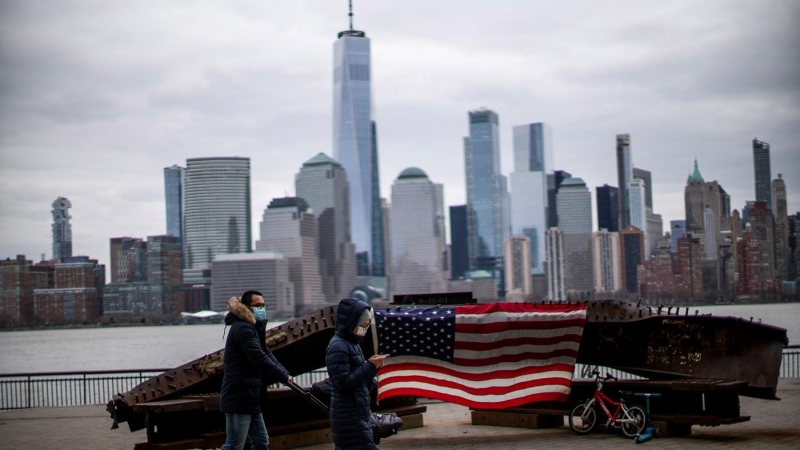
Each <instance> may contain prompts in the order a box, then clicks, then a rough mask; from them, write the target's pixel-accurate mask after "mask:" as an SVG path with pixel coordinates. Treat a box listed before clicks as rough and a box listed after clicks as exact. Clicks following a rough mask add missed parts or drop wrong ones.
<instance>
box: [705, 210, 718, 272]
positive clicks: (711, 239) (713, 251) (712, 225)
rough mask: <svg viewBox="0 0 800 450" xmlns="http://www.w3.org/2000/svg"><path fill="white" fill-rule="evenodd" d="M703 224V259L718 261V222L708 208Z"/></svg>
mask: <svg viewBox="0 0 800 450" xmlns="http://www.w3.org/2000/svg"><path fill="white" fill-rule="evenodd" d="M703 222H704V224H705V230H703V259H717V220H716V217H714V211H712V210H711V208H709V207H708V206H706V210H705V211H703Z"/></svg>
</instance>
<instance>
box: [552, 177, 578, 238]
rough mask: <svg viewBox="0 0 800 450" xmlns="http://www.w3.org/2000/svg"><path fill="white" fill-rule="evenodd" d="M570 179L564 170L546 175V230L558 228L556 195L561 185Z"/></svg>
mask: <svg viewBox="0 0 800 450" xmlns="http://www.w3.org/2000/svg"><path fill="white" fill-rule="evenodd" d="M568 178H572V174H571V173H569V172H567V171H566V170H556V171H554V172H553V173H552V174H548V175H547V228H548V229H549V228H552V227H557V226H558V205H557V204H556V195H557V194H558V188H559V187H561V183H562V182H563V181H564V180H566V179H568Z"/></svg>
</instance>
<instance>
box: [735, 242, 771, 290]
mask: <svg viewBox="0 0 800 450" xmlns="http://www.w3.org/2000/svg"><path fill="white" fill-rule="evenodd" d="M736 247H737V248H736V254H737V260H736V272H737V280H736V294H737V295H739V296H751V295H758V294H760V293H762V292H763V291H764V290H765V289H766V287H767V278H766V277H765V276H764V270H763V264H762V261H763V258H762V255H761V243H760V242H759V239H758V237H756V235H755V234H754V233H752V232H750V231H745V232H744V233H743V234H742V238H741V239H739V241H737V242H736Z"/></svg>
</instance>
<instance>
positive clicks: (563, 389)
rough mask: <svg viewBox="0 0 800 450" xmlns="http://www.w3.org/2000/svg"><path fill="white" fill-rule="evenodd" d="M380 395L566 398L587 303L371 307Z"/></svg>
mask: <svg viewBox="0 0 800 450" xmlns="http://www.w3.org/2000/svg"><path fill="white" fill-rule="evenodd" d="M375 323H376V331H377V335H378V352H379V353H382V354H387V353H388V354H389V355H390V356H389V357H388V358H386V360H385V363H384V365H383V367H382V368H381V369H380V371H379V372H378V380H379V383H378V400H382V399H386V398H389V397H396V396H400V395H410V396H415V397H426V398H434V399H439V400H444V401H447V402H451V403H456V404H459V405H464V406H467V407H470V408H481V409H501V408H509V407H514V406H520V405H524V404H527V403H533V402H544V401H567V400H568V398H569V389H570V383H571V381H572V371H573V367H574V365H575V358H576V357H577V355H578V346H579V345H580V341H581V334H582V333H583V327H584V324H585V323H586V305H585V304H584V303H579V304H572V305H544V304H540V305H534V304H530V303H493V304H481V305H468V306H450V307H438V306H437V307H429V308H407V309H397V310H391V309H390V310H384V311H376V312H375Z"/></svg>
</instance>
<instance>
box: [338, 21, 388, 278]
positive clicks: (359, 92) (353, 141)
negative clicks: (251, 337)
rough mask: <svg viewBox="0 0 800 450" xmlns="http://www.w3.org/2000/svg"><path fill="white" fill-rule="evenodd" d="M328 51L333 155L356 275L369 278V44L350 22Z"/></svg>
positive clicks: (374, 195) (373, 192) (375, 193)
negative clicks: (345, 186)
mask: <svg viewBox="0 0 800 450" xmlns="http://www.w3.org/2000/svg"><path fill="white" fill-rule="evenodd" d="M333 53H334V71H333V157H334V159H336V160H337V161H339V162H340V163H341V164H342V166H343V167H344V169H345V171H347V177H348V179H349V181H350V218H351V220H350V226H351V231H352V239H353V243H354V244H355V247H356V252H357V255H358V260H359V264H358V266H359V267H358V272H359V275H370V274H371V272H372V265H373V264H374V263H375V261H374V256H375V255H372V253H374V252H375V251H374V248H373V239H374V237H376V236H377V234H378V233H375V232H374V231H373V228H374V227H376V226H378V227H379V226H380V224H381V220H377V219H379V216H378V217H376V212H375V211H374V210H375V209H376V207H377V206H376V205H380V191H379V187H378V185H377V181H378V180H377V138H376V132H375V125H374V122H373V121H372V93H371V82H370V78H371V68H370V40H369V39H368V38H367V35H366V33H364V32H363V31H358V30H353V28H352V24H351V27H350V29H349V30H346V31H342V32H340V33H339V35H338V39H337V40H336V42H335V43H334V45H333ZM377 214H378V215H379V214H380V210H378V211H377ZM379 241H380V240H379ZM380 245H381V247H382V241H381V243H380ZM380 250H382V249H380ZM380 253H383V252H382V251H381V252H380ZM379 256H380V257H381V261H380V262H379V264H378V266H379V267H378V269H379V271H382V270H383V269H382V268H383V261H382V258H383V255H382V254H381V255H379Z"/></svg>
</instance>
